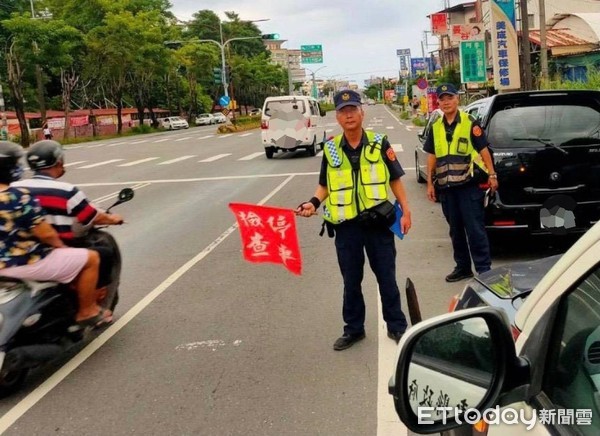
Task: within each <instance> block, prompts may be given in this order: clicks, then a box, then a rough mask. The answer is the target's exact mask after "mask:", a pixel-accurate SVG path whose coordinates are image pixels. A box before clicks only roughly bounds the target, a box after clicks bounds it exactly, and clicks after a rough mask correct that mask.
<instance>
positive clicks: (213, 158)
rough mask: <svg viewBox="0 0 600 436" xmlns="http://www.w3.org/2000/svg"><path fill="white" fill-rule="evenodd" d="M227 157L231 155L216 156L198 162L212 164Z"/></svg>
mask: <svg viewBox="0 0 600 436" xmlns="http://www.w3.org/2000/svg"><path fill="white" fill-rule="evenodd" d="M227 156H231V153H224V154H217V155H216V156H212V157H208V158H206V159H202V160H199V161H198V162H214V161H216V160H219V159H223V158H224V157H227Z"/></svg>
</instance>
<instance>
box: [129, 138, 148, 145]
mask: <svg viewBox="0 0 600 436" xmlns="http://www.w3.org/2000/svg"><path fill="white" fill-rule="evenodd" d="M147 141H148V140H147V139H142V140H140V141H133V142H130V144H141V143H142V142H147Z"/></svg>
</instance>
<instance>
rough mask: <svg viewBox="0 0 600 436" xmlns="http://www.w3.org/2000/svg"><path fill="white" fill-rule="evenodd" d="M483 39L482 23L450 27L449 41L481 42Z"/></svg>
mask: <svg viewBox="0 0 600 436" xmlns="http://www.w3.org/2000/svg"><path fill="white" fill-rule="evenodd" d="M484 39H485V29H484V27H483V23H470V24H452V25H451V26H450V41H454V42H459V41H483V40H484Z"/></svg>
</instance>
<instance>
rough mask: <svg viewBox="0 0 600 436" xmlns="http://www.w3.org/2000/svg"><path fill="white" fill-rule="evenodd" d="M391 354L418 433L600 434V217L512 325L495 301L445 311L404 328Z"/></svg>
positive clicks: (396, 388) (400, 407)
mask: <svg viewBox="0 0 600 436" xmlns="http://www.w3.org/2000/svg"><path fill="white" fill-rule="evenodd" d="M508 298H510V295H509V296H508ZM515 339H516V342H515ZM397 356H398V357H397V359H398V360H397V365H396V370H395V373H394V375H393V376H392V378H391V380H390V383H389V391H390V394H391V395H392V396H393V398H394V405H395V407H396V412H397V413H398V415H399V416H400V419H401V420H402V422H403V423H404V424H405V425H406V426H407V427H408V428H409V429H410V430H411V431H413V432H415V433H420V434H421V433H424V434H428V433H439V432H442V434H455V435H463V434H469V435H471V434H478V435H482V434H483V435H488V436H494V435H495V436H500V435H503V436H505V435H513V434H514V435H522V434H527V435H532V436H541V435H544V436H546V435H553V434H582V435H598V434H600V223H596V224H595V225H594V226H593V227H592V228H591V229H590V230H588V232H587V233H586V234H585V235H584V236H582V237H581V238H580V239H579V240H578V241H577V242H576V243H575V244H574V245H573V246H572V247H571V248H570V249H569V250H568V251H567V252H566V253H565V254H564V255H563V256H562V257H561V258H560V259H559V260H558V262H556V264H554V266H553V267H552V268H551V269H550V270H549V271H548V272H547V273H546V275H545V276H544V277H543V278H542V280H541V281H540V282H539V283H538V284H537V285H536V286H535V288H534V289H533V291H532V292H531V294H530V295H529V297H527V299H526V300H525V302H524V303H523V304H522V306H520V307H519V309H518V310H517V312H516V315H515V320H514V324H513V326H512V327H511V326H510V323H509V321H508V317H507V315H506V312H505V311H504V310H503V309H501V308H499V307H479V308H473V309H465V310H460V311H457V312H451V313H449V314H446V315H441V316H438V317H435V318H431V319H429V320H426V321H423V322H420V323H417V324H416V325H414V326H413V327H411V328H410V329H409V330H407V332H406V334H405V335H404V337H403V338H402V340H401V342H400V344H399V349H398V354H397ZM442 409H444V410H446V411H447V412H445V411H444V410H442ZM465 411H466V412H467V414H465ZM484 412H485V413H484ZM444 416H445V417H446V420H445V422H444ZM532 416H533V418H535V417H537V419H532ZM511 417H515V418H514V419H511ZM459 421H460V422H459ZM465 421H466V422H467V423H468V424H469V425H468V426H467V427H466V428H465ZM465 430H466V431H465ZM475 430H477V431H475Z"/></svg>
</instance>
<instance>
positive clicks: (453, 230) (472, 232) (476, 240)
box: [423, 84, 492, 275]
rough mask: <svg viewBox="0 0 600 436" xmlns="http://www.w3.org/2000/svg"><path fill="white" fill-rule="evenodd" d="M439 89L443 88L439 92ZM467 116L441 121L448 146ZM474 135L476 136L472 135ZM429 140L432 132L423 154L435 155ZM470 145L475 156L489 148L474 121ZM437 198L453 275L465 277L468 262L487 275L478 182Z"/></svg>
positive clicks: (487, 256)
mask: <svg viewBox="0 0 600 436" xmlns="http://www.w3.org/2000/svg"><path fill="white" fill-rule="evenodd" d="M442 86H445V87H446V88H445V89H444V90H443V91H442V89H441V88H442ZM437 92H438V95H441V94H443V93H450V94H457V91H456V88H455V87H454V86H453V85H448V84H446V85H440V86H439V87H438V88H437ZM468 116H469V115H468V114H466V113H464V112H461V111H458V114H457V116H456V118H455V119H454V121H453V122H452V124H448V123H447V122H446V117H445V116H444V118H443V120H442V121H443V123H444V127H445V129H446V140H447V141H448V143H450V141H451V140H452V136H453V134H454V131H455V130H456V126H457V125H458V123H459V122H461V120H462V119H465V117H468ZM476 127H477V129H476ZM474 131H475V132H477V134H474ZM433 136H434V134H433V131H432V132H431V134H430V135H428V136H427V139H426V140H425V144H424V145H423V150H424V151H425V152H427V153H431V154H434V155H435V144H434V140H435V138H434V137H433ZM471 143H472V144H473V147H474V148H475V150H477V152H478V153H479V152H481V150H483V149H484V148H486V147H487V146H488V145H489V142H488V140H487V138H486V136H485V133H484V132H483V129H481V127H479V122H477V121H473V127H472V129H471ZM438 195H439V197H440V202H441V203H442V210H443V212H444V216H445V217H446V221H447V222H448V224H449V226H450V239H451V240H452V248H453V251H454V261H455V262H456V271H458V272H460V273H464V274H465V275H468V274H470V273H471V258H473V264H474V265H475V270H476V271H477V272H478V273H483V272H485V271H488V270H489V269H490V268H491V264H492V260H491V255H490V246H489V241H488V237H487V232H486V230H485V220H484V205H483V201H484V196H485V191H484V190H483V189H481V188H480V187H479V181H478V180H476V179H471V180H470V181H468V182H466V183H465V184H463V185H459V186H452V187H445V188H442V189H440V190H439V191H438Z"/></svg>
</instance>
